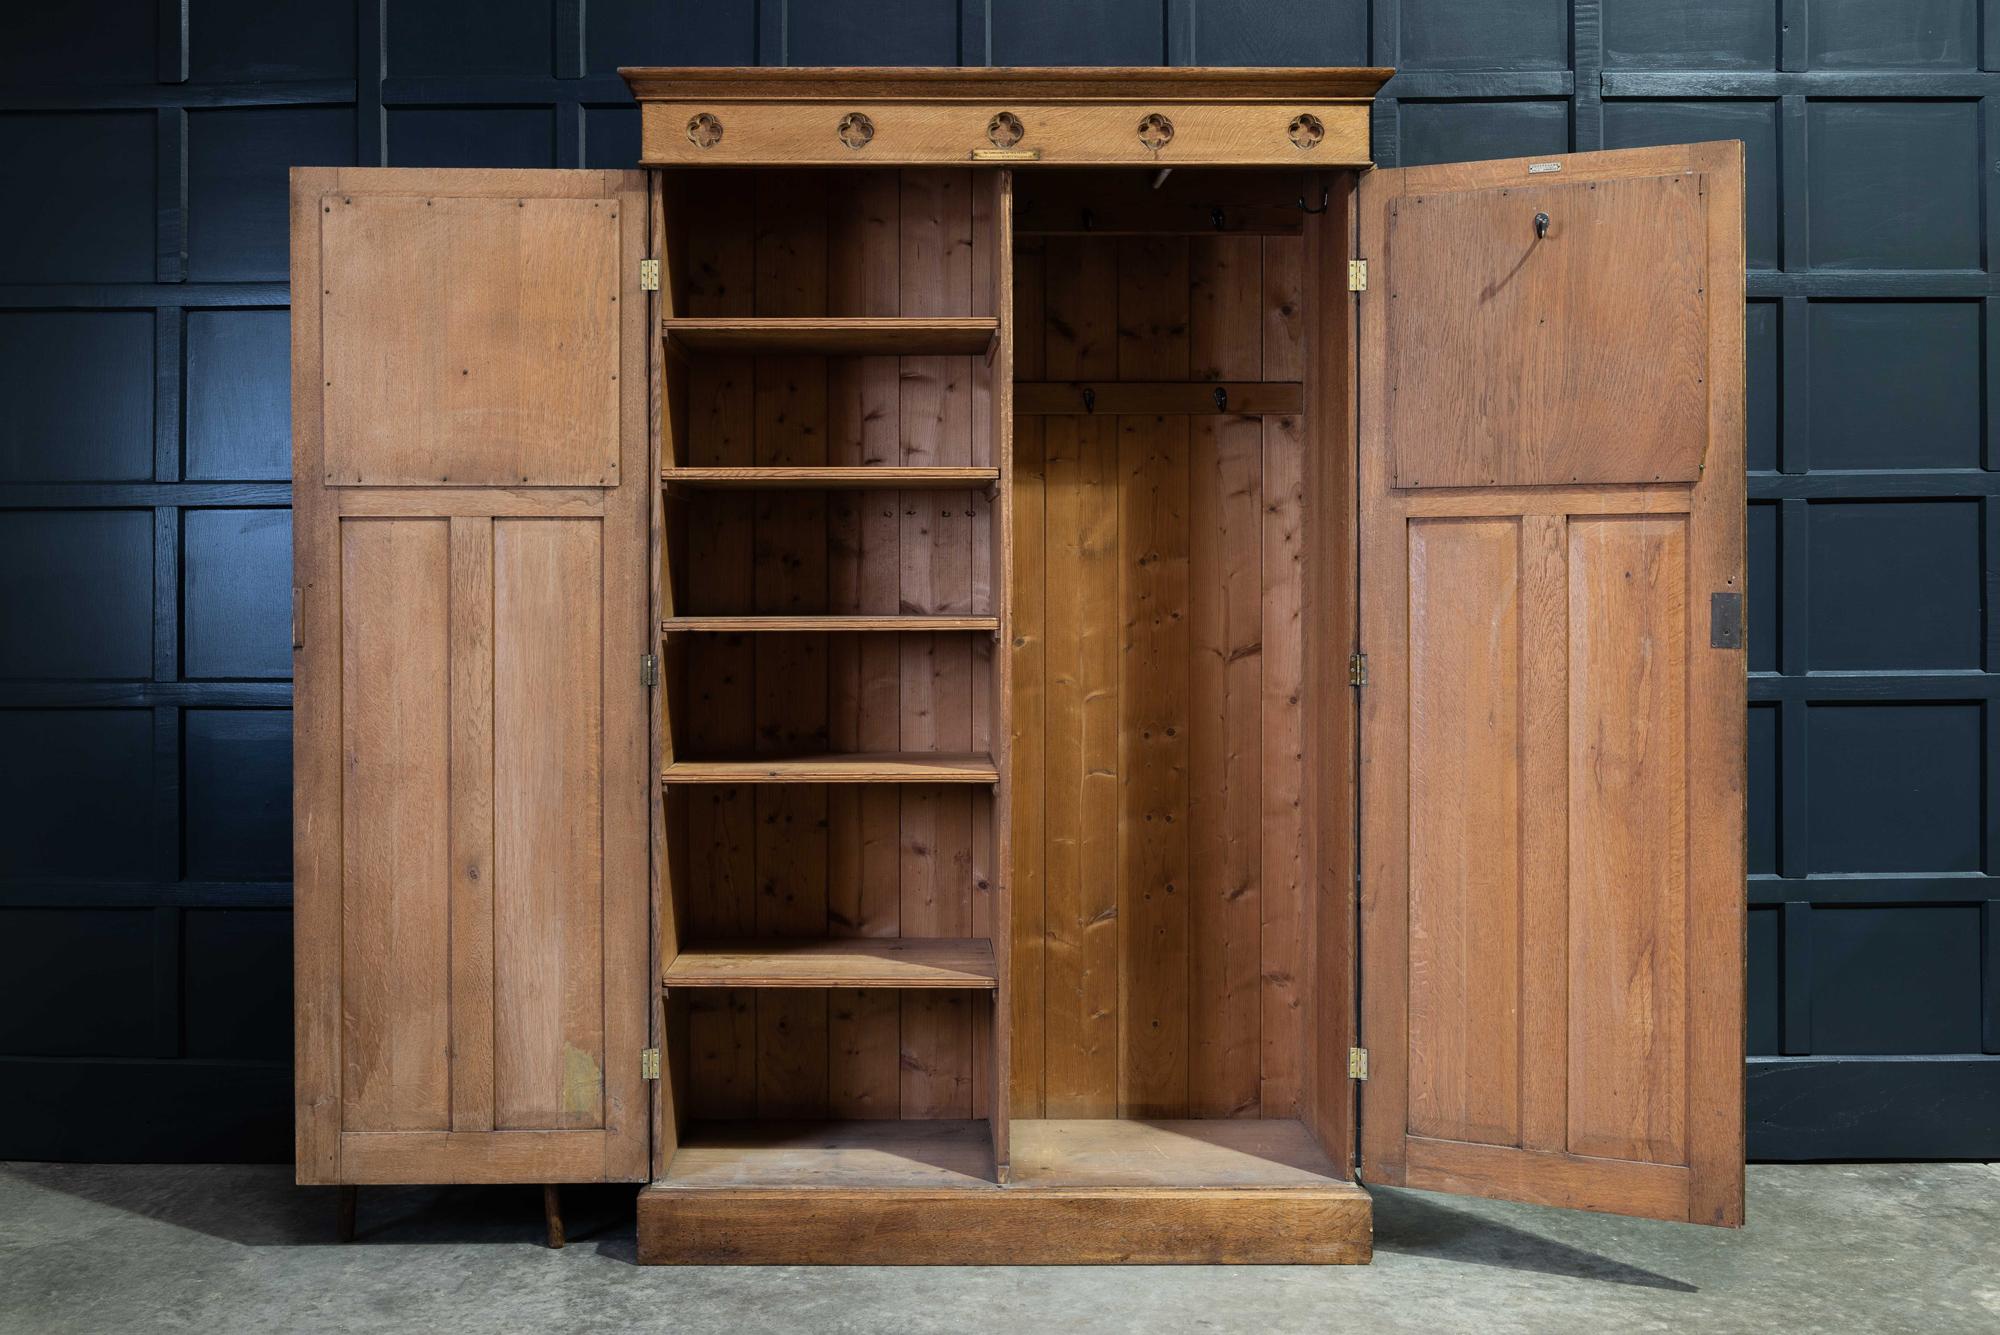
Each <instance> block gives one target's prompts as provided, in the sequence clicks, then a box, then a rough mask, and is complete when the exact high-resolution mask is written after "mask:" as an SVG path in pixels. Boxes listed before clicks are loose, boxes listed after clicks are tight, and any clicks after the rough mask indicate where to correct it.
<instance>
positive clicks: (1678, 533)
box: [1357, 143, 1745, 1224]
mask: <svg viewBox="0 0 2000 1335" xmlns="http://www.w3.org/2000/svg"><path fill="white" fill-rule="evenodd" d="M1742 172H1743V167H1742V154H1741V148H1740V146H1739V145H1737V144H1734V143H1720V144H1698V145H1682V146H1676V147H1670V148H1652V149H1639V150H1629V151H1621V152H1611V153H1584V154H1576V155H1572V156H1568V157H1555V158H1545V159H1525V158H1524V159H1517V160H1511V161H1502V162H1481V163H1466V164H1457V165H1450V166H1439V167H1424V168H1412V169H1408V170H1398V171H1377V172H1372V173H1369V174H1367V175H1366V176H1364V177H1363V178H1362V182H1361V186H1360V197H1359V202H1360V208H1359V238H1358V245H1359V249H1358V251H1357V253H1358V254H1360V255H1363V256H1366V257H1367V258H1368V260H1369V261H1370V266H1371V268H1372V270H1373V272H1372V273H1371V274H1370V277H1369V281H1368V284H1367V287H1366V290H1365V291H1364V292H1363V293H1362V294H1361V296H1360V299H1359V300H1360V309H1359V327H1360V345H1359V346H1360V357H1361V361H1360V394H1361V397H1360V407H1359V413H1360V453H1361V458H1360V496H1359V509H1360V548H1361V566H1360V569H1361V576H1360V606H1361V644H1360V648H1361V649H1362V651H1363V652H1364V653H1365V654H1366V655H1367V660H1366V664H1367V682H1366V685H1365V686H1364V687H1363V689H1362V691H1361V776H1362V777H1361V825H1362V830H1361V863H1362V883H1361V890H1360V895H1361V916H1362V923H1361V953H1362V979H1361V982H1362V987H1361V991H1362V1037H1361V1041H1362V1043H1363V1044H1364V1045H1365V1046H1366V1047H1367V1049H1368V1053H1369V1071H1368V1079H1367V1082H1366V1083H1365V1084H1363V1085H1362V1086H1361V1090H1362V1096H1361V1098H1362V1103H1361V1116H1362V1133H1361V1151H1362V1157H1361V1170H1362V1177H1363V1178H1364V1179H1365V1180H1368V1181H1372V1182H1379V1183H1386V1184H1407V1185H1409V1186H1414V1187H1427V1188H1432V1189H1435V1190H1442V1191H1456V1192H1465V1193H1470V1194H1476V1195H1486V1196H1499V1197H1507V1198H1512V1199H1518V1200H1529V1201H1538V1202H1542V1203H1546V1204H1554V1205H1569V1206H1580V1207H1584V1208H1588V1209H1596V1210H1609V1211H1616V1212H1619V1213H1623V1214H1634V1215H1645V1216H1652V1217H1657V1218H1663V1219H1682V1220H1693V1221H1697V1222H1702V1223H1712V1224H1735V1223H1740V1222H1741V1220H1742V1212H1743V1088H1742V1078H1743V968H1744V944H1743V939H1744V926H1745V918H1744V912H1745V910H1744V881H1743V872H1744V868H1743V858H1744V854H1743V802H1744V759H1743V734H1744V690H1745V678H1744V661H1745V660H1744V652H1743V633H1742V628H1743V625H1744V617H1743V606H1742V603H1743V591H1744V581H1743V523H1744V517H1743V514H1744V512H1743V412H1742V408H1743V211H1742Z"/></svg>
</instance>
